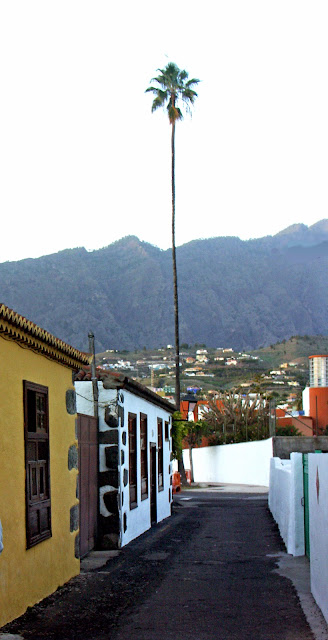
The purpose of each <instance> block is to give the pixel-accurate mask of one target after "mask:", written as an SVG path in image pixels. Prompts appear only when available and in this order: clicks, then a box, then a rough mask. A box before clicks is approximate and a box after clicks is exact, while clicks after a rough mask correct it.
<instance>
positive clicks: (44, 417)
mask: <svg viewBox="0 0 328 640" xmlns="http://www.w3.org/2000/svg"><path fill="white" fill-rule="evenodd" d="M23 406H24V446H25V502H26V548H27V549H30V548H31V547H34V546H35V545H37V544H39V543H40V542H42V541H43V540H47V539H48V538H51V537H52V529H51V487H50V439H49V389H48V387H45V386H43V385H40V384H36V383H34V382H30V381H28V380H23ZM38 425H41V426H39V428H38ZM31 427H33V428H32V429H31ZM33 528H34V531H33ZM36 529H37V530H38V531H37V532H35V530H36Z"/></svg>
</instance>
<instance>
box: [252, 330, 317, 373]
mask: <svg viewBox="0 0 328 640" xmlns="http://www.w3.org/2000/svg"><path fill="white" fill-rule="evenodd" d="M252 354H253V355H257V356H258V357H259V358H260V359H261V361H262V362H263V365H265V366H267V367H268V368H277V367H279V366H280V364H282V363H283V362H294V363H296V364H297V365H298V366H305V367H306V369H307V370H308V367H309V356H314V355H320V354H328V336H307V335H305V336H292V337H291V338H290V339H289V340H283V341H282V342H278V343H276V344H272V345H270V346H269V347H264V348H263V349H258V350H255V351H252Z"/></svg>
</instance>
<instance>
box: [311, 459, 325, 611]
mask: <svg viewBox="0 0 328 640" xmlns="http://www.w3.org/2000/svg"><path fill="white" fill-rule="evenodd" d="M309 507H310V569H311V591H312V594H313V597H314V598H315V600H316V601H317V604H318V605H319V607H320V609H321V611H322V613H323V615H324V617H325V618H326V621H327V622H328V587H327V585H328V533H327V532H328V454H327V453H310V454H309Z"/></svg>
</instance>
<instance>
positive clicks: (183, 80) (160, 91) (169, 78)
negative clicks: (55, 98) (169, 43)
mask: <svg viewBox="0 0 328 640" xmlns="http://www.w3.org/2000/svg"><path fill="white" fill-rule="evenodd" d="M157 71H159V75H158V76H156V77H155V78H152V79H151V82H152V83H155V86H150V87H148V89H146V93H147V92H152V93H153V94H154V96H155V97H154V100H153V104H152V109H151V110H152V112H153V111H156V110H157V109H159V108H160V107H163V108H164V109H165V108H166V109H167V114H168V117H169V123H170V125H171V184H172V262H173V295H174V324H175V402H176V407H177V410H178V411H179V410H180V345H179V300H178V278H177V263H176V247H175V124H176V122H177V121H178V120H182V118H183V114H182V111H181V109H180V106H179V104H180V103H182V105H183V106H184V108H185V110H186V111H187V113H191V106H192V105H193V104H194V101H195V98H197V93H196V91H195V90H194V87H195V86H197V84H198V83H199V80H197V79H196V78H192V80H188V77H189V74H188V73H187V71H184V70H181V69H179V67H178V66H177V65H176V64H175V63H174V62H169V64H167V65H166V67H165V69H157Z"/></svg>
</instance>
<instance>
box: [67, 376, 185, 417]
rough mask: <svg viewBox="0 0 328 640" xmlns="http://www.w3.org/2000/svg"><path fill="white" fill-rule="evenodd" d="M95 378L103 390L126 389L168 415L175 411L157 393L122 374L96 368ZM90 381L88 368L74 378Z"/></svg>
mask: <svg viewBox="0 0 328 640" xmlns="http://www.w3.org/2000/svg"><path fill="white" fill-rule="evenodd" d="M96 378H97V380H99V381H101V382H102V383H103V385H104V389H126V390H127V391H130V392H131V393H134V395H136V396H139V397H140V398H144V400H148V402H152V403H153V404H156V405H157V406H158V407H161V409H165V410H166V411H169V412H170V413H174V411H176V408H175V405H174V404H172V403H171V402H169V401H168V400H167V399H166V398H162V396H159V395H158V393H155V391H152V390H151V389H148V387H145V386H144V385H143V384H140V382H137V381H136V380H133V379H132V378H128V377H127V376H126V375H125V374H124V373H119V372H117V371H107V370H104V369H101V368H98V367H97V369H96ZM91 379H92V378H91V369H90V367H87V368H85V367H84V369H83V370H82V371H79V372H78V373H77V374H76V376H75V381H76V382H90V380H91Z"/></svg>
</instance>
